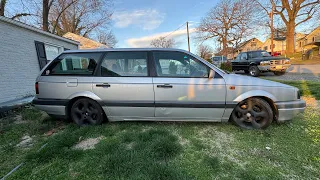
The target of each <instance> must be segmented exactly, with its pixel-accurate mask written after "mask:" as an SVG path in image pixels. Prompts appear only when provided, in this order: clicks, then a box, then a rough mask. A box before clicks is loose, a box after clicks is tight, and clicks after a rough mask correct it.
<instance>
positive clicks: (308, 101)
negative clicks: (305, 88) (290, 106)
mask: <svg viewBox="0 0 320 180" xmlns="http://www.w3.org/2000/svg"><path fill="white" fill-rule="evenodd" d="M302 99H303V100H305V101H306V104H307V106H311V107H320V103H319V101H317V100H316V98H314V97H302Z"/></svg>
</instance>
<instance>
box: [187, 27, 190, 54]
mask: <svg viewBox="0 0 320 180" xmlns="http://www.w3.org/2000/svg"><path fill="white" fill-rule="evenodd" d="M187 35H188V51H189V52H190V36H189V22H188V21H187Z"/></svg>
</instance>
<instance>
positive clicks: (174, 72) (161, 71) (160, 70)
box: [153, 51, 209, 77]
mask: <svg viewBox="0 0 320 180" xmlns="http://www.w3.org/2000/svg"><path fill="white" fill-rule="evenodd" d="M153 55H154V60H155V65H156V71H157V75H158V76H160V77H208V76H209V67H208V66H206V65H205V64H203V63H202V62H200V61H199V60H197V59H196V58H193V57H191V56H189V55H187V54H185V53H182V52H174V51H172V52H170V51H169V52H154V54H153Z"/></svg>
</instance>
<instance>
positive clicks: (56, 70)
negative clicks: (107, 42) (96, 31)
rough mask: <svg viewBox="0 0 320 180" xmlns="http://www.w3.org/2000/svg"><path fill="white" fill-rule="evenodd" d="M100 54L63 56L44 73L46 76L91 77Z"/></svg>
mask: <svg viewBox="0 0 320 180" xmlns="http://www.w3.org/2000/svg"><path fill="white" fill-rule="evenodd" d="M100 57H101V53H74V54H63V55H61V56H60V57H59V59H58V60H55V61H54V62H53V64H52V65H51V66H50V67H49V68H48V69H47V70H46V71H45V74H46V75H93V73H94V70H95V68H96V66H97V62H98V60H99V58H100Z"/></svg>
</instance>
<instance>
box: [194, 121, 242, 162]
mask: <svg viewBox="0 0 320 180" xmlns="http://www.w3.org/2000/svg"><path fill="white" fill-rule="evenodd" d="M198 132H199V133H198V135H197V139H199V140H200V141H201V142H202V143H203V144H205V145H206V146H207V148H206V149H204V151H205V153H206V154H207V155H208V156H210V157H215V156H218V157H223V159H226V160H228V161H231V162H234V163H236V164H238V165H239V166H240V167H242V168H244V167H245V165H246V162H243V161H241V160H239V158H238V155H239V154H240V152H238V151H237V150H235V149H234V148H232V146H231V145H232V143H233V142H234V137H233V136H232V135H231V134H227V133H224V132H220V131H219V130H218V129H217V128H213V127H210V128H205V129H203V130H199V131H198Z"/></svg>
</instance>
